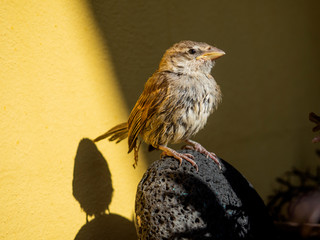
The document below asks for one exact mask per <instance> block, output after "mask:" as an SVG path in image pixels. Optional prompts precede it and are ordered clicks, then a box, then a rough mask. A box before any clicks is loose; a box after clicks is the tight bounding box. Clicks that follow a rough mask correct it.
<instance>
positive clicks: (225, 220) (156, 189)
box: [135, 150, 274, 240]
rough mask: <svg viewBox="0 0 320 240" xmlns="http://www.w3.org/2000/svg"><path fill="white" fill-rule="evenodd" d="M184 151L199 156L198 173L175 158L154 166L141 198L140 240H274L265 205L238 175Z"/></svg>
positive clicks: (138, 211) (140, 191) (138, 199)
mask: <svg viewBox="0 0 320 240" xmlns="http://www.w3.org/2000/svg"><path fill="white" fill-rule="evenodd" d="M181 152H188V153H191V154H192V155H193V156H194V157H195V161H196V162H197V164H198V167H199V171H198V172H197V171H196V169H195V168H194V167H192V166H191V164H190V163H188V162H186V161H183V163H182V165H181V166H179V162H178V161H177V160H176V159H173V158H171V157H164V158H162V159H160V160H158V161H155V162H154V163H153V164H152V165H151V166H150V167H149V169H148V170H147V171H146V173H145V174H144V176H143V178H142V180H141V181H140V183H139V185H138V189H137V194H136V206H135V212H136V230H137V235H138V239H141V240H142V239H143V240H147V239H157V240H160V239H273V237H274V235H273V226H272V223H271V220H270V219H269V217H268V214H267V211H266V209H265V206H264V203H263V201H262V200H261V198H260V197H259V195H258V194H257V193H256V191H255V190H254V189H253V188H252V186H251V185H250V184H249V183H248V182H247V180H246V179H245V178H244V177H243V176H242V175H241V174H240V173H239V172H238V171H237V170H235V169H234V168H233V167H232V166H231V165H230V164H228V163H226V162H225V161H223V160H221V165H222V169H221V170H220V169H219V168H218V165H217V164H215V163H214V162H213V161H212V160H211V159H209V158H206V157H205V156H204V155H202V154H199V153H198V152H195V151H191V150H182V151H181Z"/></svg>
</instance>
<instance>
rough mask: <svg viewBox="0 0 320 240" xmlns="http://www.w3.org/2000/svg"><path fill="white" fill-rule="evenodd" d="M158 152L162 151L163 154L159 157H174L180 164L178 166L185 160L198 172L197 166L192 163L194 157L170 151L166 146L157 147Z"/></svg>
mask: <svg viewBox="0 0 320 240" xmlns="http://www.w3.org/2000/svg"><path fill="white" fill-rule="evenodd" d="M158 148H159V149H160V150H162V151H163V152H162V153H161V156H170V157H174V158H175V159H177V160H179V162H180V166H181V164H182V160H183V159H184V160H186V161H188V162H189V163H191V165H192V166H193V167H195V169H196V170H197V172H198V170H199V169H198V165H197V163H196V162H195V161H193V159H194V156H193V155H191V154H189V153H178V152H177V151H175V150H173V149H171V148H168V147H166V146H161V145H160V146H159V147H158Z"/></svg>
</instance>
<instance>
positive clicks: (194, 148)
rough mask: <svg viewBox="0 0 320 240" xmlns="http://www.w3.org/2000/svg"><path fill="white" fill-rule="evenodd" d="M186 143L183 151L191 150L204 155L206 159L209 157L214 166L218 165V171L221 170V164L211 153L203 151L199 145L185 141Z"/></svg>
mask: <svg viewBox="0 0 320 240" xmlns="http://www.w3.org/2000/svg"><path fill="white" fill-rule="evenodd" d="M186 143H187V144H189V145H186V146H185V147H184V148H185V149H191V150H194V151H197V152H199V153H202V154H204V155H205V156H206V157H207V158H208V157H210V158H211V159H212V160H213V161H214V162H215V163H216V164H218V167H219V169H221V163H220V161H219V158H218V157H217V155H216V154H215V153H213V152H209V151H208V150H207V149H205V148H204V147H203V146H202V145H201V144H200V143H197V142H195V141H192V140H189V139H188V140H186Z"/></svg>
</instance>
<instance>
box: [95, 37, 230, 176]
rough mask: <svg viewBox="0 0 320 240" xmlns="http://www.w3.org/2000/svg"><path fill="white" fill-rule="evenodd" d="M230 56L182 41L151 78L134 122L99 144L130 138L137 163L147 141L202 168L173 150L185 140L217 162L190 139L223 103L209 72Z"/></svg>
mask: <svg viewBox="0 0 320 240" xmlns="http://www.w3.org/2000/svg"><path fill="white" fill-rule="evenodd" d="M224 54H225V53H224V52H223V51H222V50H220V49H218V48H215V47H212V46H210V45H208V44H207V43H203V42H193V41H181V42H179V43H176V44H174V45H173V46H172V47H171V48H169V49H168V50H167V51H166V52H165V53H164V55H163V57H162V59H161V61H160V64H159V68H158V70H157V71H156V72H155V73H154V74H153V75H152V76H151V77H150V78H149V79H148V81H147V82H146V84H145V87H144V90H143V92H142V94H141V95H140V97H139V99H138V101H137V103H136V105H135V106H134V108H133V110H132V112H131V114H130V116H129V119H128V121H127V122H125V123H121V124H119V125H117V126H115V127H113V128H112V129H110V130H109V131H108V132H106V133H105V134H103V135H101V136H99V137H97V138H96V139H95V140H94V141H95V142H97V141H100V140H102V139H104V138H107V137H109V140H110V141H114V140H116V142H117V143H118V142H120V141H121V140H123V139H125V138H127V137H128V144H129V152H128V153H130V152H131V151H132V150H134V153H135V154H134V155H135V163H134V164H133V166H134V167H135V166H136V165H137V161H138V150H139V147H140V144H141V140H140V139H142V140H143V141H144V142H145V143H147V144H150V145H152V146H153V147H154V148H156V149H160V150H162V151H163V153H162V154H163V155H167V156H172V157H174V158H176V159H177V160H179V161H180V164H181V163H182V160H183V159H184V160H186V161H188V162H190V163H191V164H192V166H194V167H195V168H196V169H197V170H198V166H197V164H196V162H195V161H194V157H193V155H191V154H188V153H178V152H177V151H175V150H173V149H171V148H169V147H168V146H167V145H168V144H169V143H179V142H183V141H184V142H186V143H187V144H188V145H187V148H189V149H193V150H196V151H198V152H200V153H202V154H204V155H206V156H207V157H210V158H212V159H213V160H214V161H215V162H216V163H217V164H218V165H219V167H220V162H219V160H218V158H217V156H216V155H215V154H214V153H211V152H209V151H207V150H206V149H205V148H204V147H202V146H201V145H200V144H199V143H197V142H195V141H192V140H190V138H191V137H192V136H194V135H195V134H196V133H197V132H198V131H199V130H200V129H202V128H203V127H204V126H205V124H206V122H207V119H208V117H209V115H210V114H211V113H212V112H213V111H214V110H215V109H217V107H218V104H219V103H220V102H221V91H220V88H219V85H218V84H217V83H216V81H215V80H214V78H213V77H212V76H211V74H210V72H211V69H212V67H213V66H214V63H215V60H216V59H217V58H219V57H221V56H223V55H224Z"/></svg>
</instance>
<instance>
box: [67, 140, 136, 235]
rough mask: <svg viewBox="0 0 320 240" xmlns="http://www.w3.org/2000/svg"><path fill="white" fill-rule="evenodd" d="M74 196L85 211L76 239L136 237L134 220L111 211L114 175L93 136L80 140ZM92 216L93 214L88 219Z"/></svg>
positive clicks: (74, 179) (75, 162)
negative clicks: (112, 176) (91, 138)
mask: <svg viewBox="0 0 320 240" xmlns="http://www.w3.org/2000/svg"><path fill="white" fill-rule="evenodd" d="M72 190H73V196H74V198H75V199H76V200H77V201H78V202H79V203H80V207H81V208H82V209H83V210H84V212H85V213H86V224H85V225H84V226H83V227H82V228H81V229H80V230H79V232H78V234H77V235H76V237H75V239H77V240H86V239H129V240H130V239H136V232H135V228H134V224H133V222H131V221H129V220H128V219H126V218H124V217H122V216H119V215H116V214H111V213H110V211H109V205H110V203H111V200H112V193H113V187H112V179H111V173H110V170H109V167H108V164H107V161H106V159H105V158H104V157H103V155H102V154H101V153H100V151H99V150H98V148H97V147H96V145H95V144H94V143H93V142H92V141H91V140H90V139H87V138H85V139H82V140H81V141H80V143H79V146H78V149H77V153H76V157H75V161H74V171H73V181H72ZM89 216H90V217H93V219H92V220H90V221H89Z"/></svg>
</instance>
